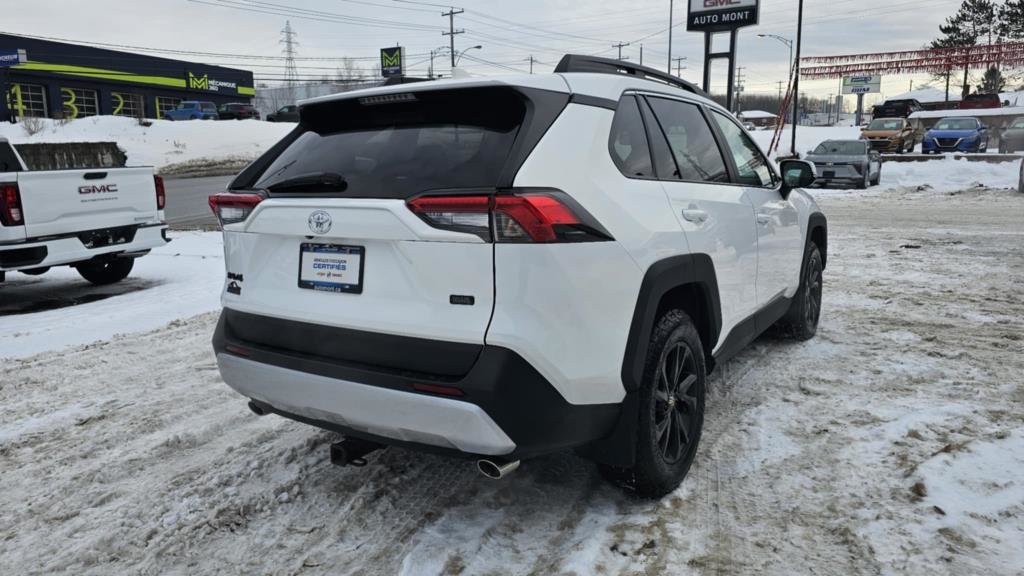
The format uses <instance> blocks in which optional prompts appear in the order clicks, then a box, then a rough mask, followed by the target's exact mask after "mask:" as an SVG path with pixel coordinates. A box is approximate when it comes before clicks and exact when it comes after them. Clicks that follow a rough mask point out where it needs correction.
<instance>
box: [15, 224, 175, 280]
mask: <svg viewBox="0 0 1024 576" xmlns="http://www.w3.org/2000/svg"><path fill="white" fill-rule="evenodd" d="M166 231H167V225H166V224H158V225H149V226H140V227H138V228H137V229H135V233H134V236H133V237H132V239H131V241H130V242H125V243H122V244H112V245H109V246H103V247H97V248H87V247H86V246H85V244H84V243H83V242H82V240H81V239H80V238H79V235H78V234H75V235H69V236H60V237H54V238H40V239H35V240H30V241H28V242H21V243H17V244H0V271H5V272H6V271H11V270H24V269H28V268H46V267H50V266H62V265H65V264H74V263H76V262H84V261H86V260H91V259H93V258H95V257H97V256H103V255H105V254H118V253H128V254H131V253H139V252H143V253H144V252H146V251H148V250H151V249H153V248H157V247H160V246H163V245H164V244H166V243H167V242H168V240H167V239H166ZM85 233H86V232H83V233H82V234H85Z"/></svg>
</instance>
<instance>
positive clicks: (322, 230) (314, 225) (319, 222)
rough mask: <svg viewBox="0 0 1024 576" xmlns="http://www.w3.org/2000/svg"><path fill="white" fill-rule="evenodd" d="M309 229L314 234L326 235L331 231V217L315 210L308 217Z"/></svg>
mask: <svg viewBox="0 0 1024 576" xmlns="http://www.w3.org/2000/svg"><path fill="white" fill-rule="evenodd" d="M309 229H310V230H312V231H313V233H315V234H327V233H328V232H330V231H331V215H330V214H328V213H327V212H324V211H323V210H317V211H316V212H313V213H312V214H310V215H309Z"/></svg>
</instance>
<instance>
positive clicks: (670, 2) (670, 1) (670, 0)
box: [668, 0, 679, 76]
mask: <svg viewBox="0 0 1024 576" xmlns="http://www.w3.org/2000/svg"><path fill="white" fill-rule="evenodd" d="M674 8H675V2H674V0H668V73H669V74H671V73H672V24H673V22H672V12H673V9H674ZM678 75H679V74H678V73H677V74H676V76H678Z"/></svg>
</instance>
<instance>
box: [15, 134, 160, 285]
mask: <svg viewBox="0 0 1024 576" xmlns="http://www.w3.org/2000/svg"><path fill="white" fill-rule="evenodd" d="M164 201H165V196H164V185H163V180H161V178H160V177H159V176H154V175H153V169H152V168H148V167H146V168H96V169H89V170H45V171H29V170H27V169H26V167H25V163H24V162H23V161H22V159H21V156H19V155H18V152H17V150H15V149H14V147H13V146H11V145H10V144H9V143H8V142H7V140H5V139H2V138H0V281H3V280H4V277H5V275H6V273H7V272H11V271H15V270H17V271H20V272H22V273H24V274H30V275H38V274H42V273H44V272H46V271H47V270H49V269H50V268H51V267H53V266H72V267H74V268H75V269H77V270H78V273H79V274H81V275H82V277H83V278H85V279H86V280H88V281H89V282H92V283H93V284H112V283H114V282H118V281H120V280H123V279H124V278H125V277H126V276H128V273H129V272H131V270H132V266H133V265H134V263H135V258H138V257H140V256H145V255H146V254H148V253H149V251H150V250H151V249H152V248H156V247H158V246H163V245H164V244H166V243H167V241H168V240H167V224H166V222H164Z"/></svg>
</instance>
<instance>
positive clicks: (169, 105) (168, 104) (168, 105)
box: [156, 96, 181, 118]
mask: <svg viewBox="0 0 1024 576" xmlns="http://www.w3.org/2000/svg"><path fill="white" fill-rule="evenodd" d="M180 102H181V98H170V97H167V96H157V97H156V117H157V118H163V117H164V112H169V111H171V110H174V109H175V108H177V107H178V104H179V103H180Z"/></svg>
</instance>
